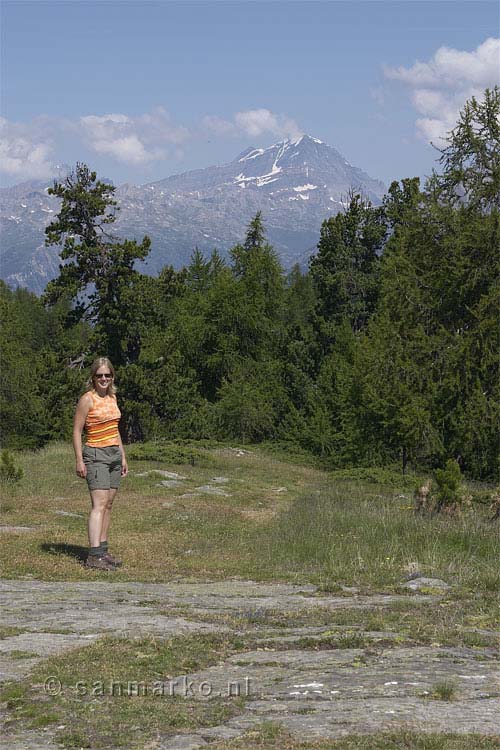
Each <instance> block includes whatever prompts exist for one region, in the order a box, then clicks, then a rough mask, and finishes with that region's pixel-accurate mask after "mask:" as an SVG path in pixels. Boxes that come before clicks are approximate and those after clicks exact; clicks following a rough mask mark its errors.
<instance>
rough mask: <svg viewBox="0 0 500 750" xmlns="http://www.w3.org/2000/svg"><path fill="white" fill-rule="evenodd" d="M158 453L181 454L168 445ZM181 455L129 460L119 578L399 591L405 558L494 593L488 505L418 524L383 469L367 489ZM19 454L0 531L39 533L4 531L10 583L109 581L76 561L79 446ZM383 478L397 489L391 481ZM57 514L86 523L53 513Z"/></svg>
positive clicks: (275, 463)
mask: <svg viewBox="0 0 500 750" xmlns="http://www.w3.org/2000/svg"><path fill="white" fill-rule="evenodd" d="M159 446H160V448H159V450H164V449H165V450H166V448H168V451H169V452H168V455H169V456H175V455H177V454H176V453H175V451H174V448H173V447H172V445H170V444H169V445H168V446H166V447H165V445H164V444H159ZM174 447H175V446H174ZM154 449H155V448H154V444H153V447H151V445H146V447H145V448H144V446H132V447H131V448H129V453H130V454H131V455H134V454H136V455H142V457H143V455H148V456H149V455H152V453H151V451H153V452H154ZM179 451H180V453H181V454H183V455H184V454H186V455H187V454H191V453H193V454H194V453H195V454H196V456H197V458H196V460H195V462H194V463H195V465H194V466H193V465H191V463H189V462H187V463H186V462H183V463H178V464H176V463H171V462H167V461H151V460H147V461H146V460H142V458H141V460H132V459H131V460H130V468H131V474H130V476H129V477H127V479H126V480H125V481H124V482H123V486H122V488H121V489H120V492H119V493H118V496H117V499H116V501H115V510H114V512H113V521H112V527H111V536H110V542H111V544H112V547H113V551H115V552H116V554H117V555H118V556H120V557H122V558H123V559H124V560H125V565H124V567H123V568H122V569H121V570H120V572H117V573H113V575H112V577H113V580H122V581H123V580H136V581H141V580H142V581H168V580H172V579H173V578H176V579H178V578H179V577H184V578H186V579H189V580H193V579H197V580H207V579H210V580H217V579H222V578H228V577H235V576H237V577H244V578H251V579H253V580H261V581H265V580H288V581H293V582H298V583H300V582H308V581H309V582H313V583H316V584H319V585H320V586H322V587H323V588H324V589H325V590H331V591H335V590H336V589H337V590H338V589H339V587H340V584H342V585H348V586H358V587H361V589H362V590H366V591H373V590H378V591H395V590H396V587H397V586H398V585H399V584H400V583H401V581H402V580H403V577H404V574H405V570H406V568H407V566H408V565H409V563H411V562H416V563H417V564H418V566H419V568H420V569H421V571H422V572H423V573H424V574H425V575H428V576H433V577H441V578H444V579H445V580H447V581H448V582H450V583H452V584H454V585H455V586H458V587H461V588H463V589H464V590H467V591H469V592H471V591H477V590H481V591H488V590H489V591H495V589H496V588H497V577H496V563H497V549H498V543H499V541H500V533H499V531H500V524H496V525H495V524H491V523H489V522H488V514H487V509H486V508H485V507H482V506H475V507H474V509H472V510H470V511H468V512H466V513H464V514H463V515H462V516H461V517H460V518H449V517H434V518H422V517H416V516H415V515H414V513H413V511H412V500H411V498H410V497H409V493H408V491H407V489H406V488H405V487H404V482H402V486H401V487H397V486H395V485H389V484H387V483H386V484H384V483H381V484H376V483H374V481H373V480H374V479H376V478H377V477H376V475H377V471H376V470H370V471H371V474H370V481H368V479H367V477H366V476H364V475H365V474H366V471H365V470H363V471H362V472H361V474H362V475H363V476H364V478H363V479H357V480H355V479H353V478H352V474H353V472H354V473H355V470H350V471H351V478H348V476H347V474H346V472H344V475H343V476H342V478H339V476H338V472H333V473H331V474H328V473H327V472H325V471H323V470H320V469H318V468H315V467H314V466H310V465H307V464H300V463H298V464H297V463H290V462H287V461H285V460H281V459H280V458H278V457H276V456H274V455H269V454H268V453H266V451H265V450H264V449H263V448H261V447H260V448H256V449H253V448H251V449H250V452H247V453H245V454H244V455H242V456H240V455H238V453H237V452H236V451H233V450H231V448H230V447H228V446H224V445H220V446H210V447H193V446H191V445H187V446H186V445H181V446H179ZM155 455H156V454H155ZM186 455H184V458H183V459H182V461H185V460H186ZM16 460H17V461H18V462H19V463H21V464H22V468H23V469H24V472H25V475H24V478H23V479H22V480H21V481H20V482H19V483H17V484H14V485H9V486H8V487H5V486H4V487H2V492H3V496H4V497H3V500H4V503H5V505H6V507H7V508H9V510H8V511H7V512H6V513H5V514H4V515H3V519H4V520H3V523H4V524H10V525H12V526H23V525H27V526H30V527H32V528H33V530H32V531H26V532H17V533H16V532H10V533H6V532H4V533H3V534H2V546H1V550H0V558H3V559H2V570H3V575H4V576H6V577H12V578H19V577H22V576H23V575H25V576H30V577H31V576H33V577H35V578H38V579H42V580H89V579H90V580H92V579H94V578H96V579H99V578H100V579H106V580H107V579H109V578H110V576H109V575H108V574H103V573H99V572H94V571H88V570H85V569H84V568H83V567H82V566H81V558H83V557H84V555H85V551H86V546H87V539H86V519H85V516H86V513H87V511H88V506H89V500H88V496H87V489H86V485H85V483H84V482H83V481H82V480H80V479H78V478H77V477H76V476H75V474H74V460H73V456H72V451H71V448H70V447H69V446H67V445H63V444H56V445H51V446H49V447H47V448H45V449H44V450H42V451H39V452H27V453H22V454H18V455H17V456H16ZM177 460H181V459H180V458H179V457H178V456H177ZM154 469H167V470H169V471H176V472H177V473H180V474H182V475H183V476H185V477H186V480H185V481H184V482H183V483H182V485H181V486H179V487H175V488H168V487H164V486H162V485H161V484H160V481H161V477H159V476H158V475H155V474H154V473H147V475H146V476H138V474H143V473H144V472H153V470H154ZM374 472H375V473H374ZM383 473H384V472H383V471H382V470H381V471H379V474H380V478H381V480H382V479H384V477H383V476H382V474H383ZM386 473H388V475H390V478H391V481H393V482H394V481H395V476H396V474H395V473H394V472H393V471H391V472H386ZM221 475H222V476H225V477H227V478H228V480H229V481H228V482H227V483H225V484H221V485H218V486H220V487H221V488H222V489H223V490H224V491H226V492H228V493H229V496H228V497H221V496H213V495H206V494H199V495H198V496H192V497H182V495H185V494H188V495H189V494H193V493H195V492H196V487H198V486H201V485H205V484H208V483H210V482H211V480H212V478H213V477H214V476H221ZM164 504H167V506H168V507H164ZM57 510H64V511H67V512H70V513H76V514H81V515H83V516H84V517H83V518H78V517H73V516H64V515H58V514H57V513H56V511H57Z"/></svg>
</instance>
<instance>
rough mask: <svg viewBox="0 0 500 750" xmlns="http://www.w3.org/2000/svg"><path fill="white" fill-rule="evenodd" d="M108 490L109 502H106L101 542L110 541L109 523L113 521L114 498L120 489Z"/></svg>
mask: <svg viewBox="0 0 500 750" xmlns="http://www.w3.org/2000/svg"><path fill="white" fill-rule="evenodd" d="M107 492H108V502H107V503H106V507H105V509H104V515H103V519H102V526H101V538H100V539H99V542H107V541H108V530H109V524H110V522H111V510H112V508H113V500H114V499H115V495H116V493H117V492H118V490H117V489H110V490H107Z"/></svg>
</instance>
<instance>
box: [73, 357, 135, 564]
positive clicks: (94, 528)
mask: <svg viewBox="0 0 500 750" xmlns="http://www.w3.org/2000/svg"><path fill="white" fill-rule="evenodd" d="M114 379H115V371H114V368H113V365H112V364H111V362H110V361H109V359H108V358H107V357H99V358H98V359H96V360H95V361H94V362H93V364H92V366H91V368H90V378H89V379H88V381H87V389H86V392H85V393H84V394H83V396H82V397H81V398H80V400H79V402H78V405H77V407H76V411H75V419H74V422H73V447H74V449H75V456H76V473H77V475H78V476H79V477H82V478H85V479H87V484H88V486H89V490H90V497H91V500H92V509H91V511H90V516H89V524H88V531H89V545H90V546H89V554H88V557H87V560H86V563H85V565H86V567H87V568H94V569H96V570H116V568H117V567H118V566H119V565H121V561H120V560H117V559H116V558H115V557H113V556H112V555H111V554H110V553H109V551H108V530H109V522H110V520H111V508H112V506H113V500H114V498H115V495H116V492H117V490H118V487H119V484H120V478H121V477H124V476H126V475H127V473H128V467H127V461H126V458H125V451H124V450H123V444H122V441H121V437H120V433H119V432H118V422H119V420H120V416H121V414H120V410H119V408H118V404H117V403H116V396H115V393H116V388H115V385H114ZM84 428H85V431H86V434H87V438H86V444H85V446H84V448H83V450H82V432H83V430H84Z"/></svg>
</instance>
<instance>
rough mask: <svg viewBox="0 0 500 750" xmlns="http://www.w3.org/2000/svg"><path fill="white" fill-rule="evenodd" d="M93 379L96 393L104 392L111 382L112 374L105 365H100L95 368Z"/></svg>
mask: <svg viewBox="0 0 500 750" xmlns="http://www.w3.org/2000/svg"><path fill="white" fill-rule="evenodd" d="M93 380H94V387H95V389H96V391H97V393H106V391H107V390H108V388H109V386H110V385H111V383H112V382H113V375H112V373H111V371H110V369H109V367H108V366H107V365H101V367H98V368H97V372H96V373H95V375H94V378H93Z"/></svg>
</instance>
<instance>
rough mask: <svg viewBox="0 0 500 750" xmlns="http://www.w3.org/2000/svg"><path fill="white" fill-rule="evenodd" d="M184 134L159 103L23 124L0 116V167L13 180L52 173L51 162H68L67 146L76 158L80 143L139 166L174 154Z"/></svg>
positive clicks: (118, 159)
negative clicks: (134, 111)
mask: <svg viewBox="0 0 500 750" xmlns="http://www.w3.org/2000/svg"><path fill="white" fill-rule="evenodd" d="M188 135H189V132H188V130H187V129H186V128H184V127H182V126H179V125H175V124H174V123H173V122H172V120H171V118H170V115H169V114H168V112H167V111H166V110H165V109H164V108H163V107H157V108H156V109H154V110H153V111H152V112H147V113H145V114H142V115H139V116H137V117H130V116H129V115H126V114H123V113H110V114H105V115H86V116H84V117H80V118H76V119H69V118H64V117H50V116H45V115H44V116H40V117H37V118H35V119H33V120H31V121H30V122H27V123H16V122H10V121H8V120H6V119H5V118H0V171H1V172H3V173H4V174H6V175H9V177H14V178H19V179H30V178H31V179H33V178H40V179H44V178H46V177H52V176H53V175H54V173H55V167H54V162H55V161H60V160H61V158H62V159H63V161H64V160H68V156H67V152H68V149H70V150H71V152H72V153H74V154H76V155H77V156H76V158H81V154H82V149H83V147H84V146H85V147H86V148H89V149H90V150H92V151H95V152H96V153H98V154H103V155H106V156H109V157H111V158H113V159H116V161H119V162H122V163H125V164H129V165H132V166H141V165H144V164H148V163H149V162H151V161H153V160H155V159H164V158H165V157H166V156H172V155H173V156H174V158H176V157H177V154H178V151H179V146H180V145H181V144H182V143H183V142H184V141H185V140H186V139H187V137H188ZM61 152H62V153H61Z"/></svg>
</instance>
